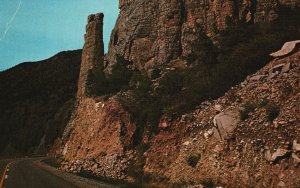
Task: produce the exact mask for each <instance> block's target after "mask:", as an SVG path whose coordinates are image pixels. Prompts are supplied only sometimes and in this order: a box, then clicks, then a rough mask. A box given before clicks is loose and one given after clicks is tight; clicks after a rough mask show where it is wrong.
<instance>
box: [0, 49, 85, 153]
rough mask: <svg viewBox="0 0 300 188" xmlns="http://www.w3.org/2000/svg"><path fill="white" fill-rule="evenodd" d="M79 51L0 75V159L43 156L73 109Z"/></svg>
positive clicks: (25, 65)
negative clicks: (21, 155) (20, 155)
mask: <svg viewBox="0 0 300 188" xmlns="http://www.w3.org/2000/svg"><path fill="white" fill-rule="evenodd" d="M80 63H81V50H77V51H67V52H61V53H59V54H57V55H55V56H53V57H51V58H50V59H47V60H43V61H40V62H29V63H22V64H20V65H18V66H16V67H13V68H11V69H9V70H6V71H3V72H0V83H1V84H0V129H1V131H0V148H1V149H0V155H18V154H33V153H40V154H45V153H47V152H48V149H49V148H50V147H51V146H52V144H53V142H54V140H55V139H56V138H57V137H60V136H61V135H62V132H63V130H64V128H65V126H66V124H67V123H68V121H69V119H70V116H71V114H72V111H73V110H74V106H75V101H76V100H75V98H76V95H75V94H76V91H77V80H78V76H79V69H80Z"/></svg>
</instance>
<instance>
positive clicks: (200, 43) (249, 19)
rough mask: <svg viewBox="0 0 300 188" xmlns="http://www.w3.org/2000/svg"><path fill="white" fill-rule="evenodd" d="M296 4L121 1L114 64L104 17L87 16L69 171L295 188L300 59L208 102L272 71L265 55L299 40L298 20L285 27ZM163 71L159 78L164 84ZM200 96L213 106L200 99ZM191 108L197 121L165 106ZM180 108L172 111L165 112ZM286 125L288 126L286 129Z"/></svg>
mask: <svg viewBox="0 0 300 188" xmlns="http://www.w3.org/2000/svg"><path fill="white" fill-rule="evenodd" d="M299 3H300V2H299V1H276V2H275V1H242V2H241V1H226V0H225V1H206V0H205V1H197V2H196V1H189V0H186V1H180V0H168V1H160V0H154V1H137V0H127V1H125V0H120V16H119V18H118V21H117V23H116V27H115V29H114V30H113V32H112V35H111V41H110V45H109V51H108V54H106V55H103V41H102V37H101V35H102V29H101V26H102V24H103V20H102V18H103V16H102V15H101V14H98V15H92V16H90V17H89V18H88V25H87V30H86V35H85V39H86V44H85V46H84V49H83V56H82V59H83V63H82V67H81V73H80V75H81V77H80V79H79V80H80V81H79V85H78V87H79V88H80V89H79V91H78V95H77V100H78V106H77V108H76V110H75V112H74V113H73V117H72V119H71V121H70V123H69V124H68V126H67V128H66V130H65V132H64V135H63V137H62V142H61V147H60V149H59V150H57V153H58V154H62V155H63V156H64V159H65V160H66V161H65V162H64V163H63V164H62V167H61V168H62V169H64V170H66V171H70V172H75V173H78V172H89V173H92V174H94V175H97V176H100V177H102V178H107V179H113V180H124V181H128V182H135V183H144V182H148V183H150V184H151V183H153V185H154V186H162V187H165V186H167V185H170V186H171V187H172V186H175V187H176V186H182V185H184V184H188V183H187V182H189V183H192V184H199V186H200V184H202V185H206V186H211V185H212V184H215V185H224V186H229V187H236V186H242V187H245V186H249V185H253V186H258V187H268V186H276V185H290V186H294V185H295V186H297V185H298V184H297V183H299V178H298V175H299V173H300V172H299V170H298V169H297V167H296V166H297V165H298V163H299V162H297V161H298V159H299V149H297V148H298V142H299V140H300V138H299V136H298V135H299V134H298V132H299V130H298V128H299V127H298V125H299V118H298V116H297V115H296V114H297V107H296V106H295V105H296V104H297V103H299V99H298V93H299V84H298V83H299V70H298V69H299V52H298V51H297V50H296V51H293V52H297V53H295V54H293V55H292V56H289V57H285V58H283V57H280V58H281V59H276V60H273V61H271V62H270V63H269V64H268V65H267V66H266V67H265V68H263V69H261V70H259V72H257V73H256V74H255V75H252V76H249V77H248V78H247V79H246V80H245V81H244V82H243V83H242V84H241V85H237V86H235V87H233V88H232V89H231V90H229V91H228V92H227V93H226V94H225V95H224V96H223V97H220V98H219V99H216V100H209V99H210V98H213V97H216V96H218V95H216V94H214V91H216V92H220V91H219V90H218V89H216V87H220V88H222V87H223V85H226V87H224V88H223V90H222V89H221V92H220V93H222V92H224V91H225V90H228V88H227V87H228V86H234V85H236V83H237V82H238V81H240V80H243V79H244V77H245V75H246V74H250V73H251V72H252V73H253V72H256V71H257V70H258V69H259V68H260V67H262V66H263V65H265V64H266V63H267V62H268V60H269V59H270V58H269V57H268V56H267V57H266V55H268V53H270V52H271V50H273V49H274V48H275V47H276V48H278V47H279V45H282V42H283V40H285V39H289V38H292V39H293V38H295V37H298V36H300V35H299V34H300V33H299V28H300V26H299V23H298V22H297V21H295V20H297V19H294V20H293V19H292V17H291V15H289V14H287V15H286V14H284V15H285V16H287V17H284V18H291V20H292V22H290V23H287V24H285V20H284V19H281V21H280V20H279V19H278V18H280V17H281V16H282V11H283V10H294V8H296V7H298V6H299ZM286 8H287V9H286ZM284 13H288V12H284ZM297 15H298V13H296V16H297ZM298 16H299V15H298ZM278 20H279V21H278ZM282 20H283V21H282ZM273 21H274V22H275V21H277V22H275V23H276V24H279V25H275V26H273V25H272V24H273V23H274V22H273ZM293 21H295V22H293ZM260 23H263V24H260ZM262 25H267V26H268V25H272V27H270V28H271V29H270V28H267V27H266V28H264V27H262ZM277 26H278V27H277ZM260 27H261V28H260ZM232 28H234V29H235V30H233V29H232ZM236 28H238V29H236ZM278 28H279V29H278ZM286 28H288V29H286ZM247 29H249V30H247ZM273 29H274V30H273ZM226 32H229V33H230V32H231V33H230V35H229V37H228V35H226ZM224 33H225V35H224ZM273 33H276V34H275V35H273ZM282 36H284V37H282ZM278 38H280V39H279V40H278ZM224 44H225V45H224ZM248 44H249V45H248ZM224 48H225V49H224ZM276 48H275V49H276ZM214 50H216V52H214ZM207 53H208V54H209V55H207ZM289 55H290V54H289ZM203 57H204V58H203ZM201 58H202V59H201ZM200 61H204V62H202V63H203V64H204V65H201V63H198V62H200ZM208 61H212V62H213V63H209V62H208ZM197 64H200V65H201V66H198V67H197ZM116 67H117V68H116ZM120 67H121V68H120ZM228 67H229V68H228ZM116 69H117V70H116ZM154 69H159V71H160V73H159V76H156V78H152V75H151V73H152V72H153V70H154ZM248 69H249V70H248ZM144 70H146V72H147V73H148V74H146V76H145V75H144ZM178 70H179V71H180V70H183V72H179V73H178V72H177V71H178ZM189 70H191V71H190V72H188V71H189ZM203 70H204V71H203ZM185 71H187V72H185ZM124 72H126V74H124ZM127 72H129V73H128V74H127ZM162 72H164V73H162ZM170 72H171V74H167V73H170ZM149 73H150V74H149ZM120 75H121V76H120ZM166 75H167V76H166ZM201 75H207V76H204V77H201ZM232 75H237V76H232ZM116 76H119V77H121V78H118V79H116V80H118V81H123V80H129V81H128V82H125V83H124V84H123V85H120V87H117V89H116V88H115V87H114V89H111V87H113V86H114V84H118V85H119V83H118V82H111V79H115V77H116ZM149 77H150V78H149ZM181 80H185V82H184V83H182V82H181ZM207 80H208V81H207ZM193 83H197V84H195V85H193ZM228 83H229V84H228ZM230 84H231V85H230ZM285 86H288V88H285ZM198 87H199V88H200V90H196V92H194V90H193V89H197V88H198ZM106 89H107V91H106V92H105V91H103V90H106ZM99 91H100V92H99ZM193 92H194V93H193ZM284 92H287V93H288V94H287V93H286V94H285V93H284ZM174 93H175V94H174ZM203 93H209V94H208V95H209V96H204V97H200V98H197V97H198V96H200V95H203ZM176 94H178V95H176ZM210 94H211V95H210ZM270 94H271V95H270ZM174 96H175V97H174ZM286 96H288V97H286ZM172 97H173V98H172ZM176 97H177V98H176ZM190 98H191V99H193V98H196V99H197V100H195V101H193V102H194V104H195V103H196V104H197V105H196V110H195V108H192V107H191V106H192V105H191V106H189V107H190V108H189V109H188V111H190V113H187V114H180V113H177V114H176V113H175V114H176V115H177V116H175V115H174V111H173V114H172V113H168V111H167V110H169V109H168V108H165V109H164V110H161V108H162V106H164V105H165V106H167V107H172V108H173V107H174V106H175V107H177V108H175V107H174V108H175V109H177V110H178V111H179V110H181V109H180V107H181V106H180V105H181V104H185V103H186V101H188V100H187V99H190ZM174 99H175V105H173V106H168V103H174ZM203 100H205V101H204V102H203ZM124 101H125V103H124ZM201 101H202V103H201ZM194 104H193V105H194ZM178 106H179V107H178ZM193 107H194V106H193ZM158 111H159V113H161V114H159V113H157V112H158ZM173 115H174V116H173ZM293 117H296V118H293ZM157 118H158V119H157ZM150 119H151V120H152V121H149V120H150ZM280 122H281V123H280ZM281 124H282V125H284V126H288V127H289V128H286V129H281V128H278V127H280V126H279V125H281ZM290 125H291V126H290ZM274 132H276V135H277V136H278V138H277V137H276V138H274V137H273V136H272V134H273V133H274ZM274 134H275V133H274ZM283 169H285V170H283ZM274 177H276V178H274ZM284 177H286V179H284ZM156 183H158V184H156Z"/></svg>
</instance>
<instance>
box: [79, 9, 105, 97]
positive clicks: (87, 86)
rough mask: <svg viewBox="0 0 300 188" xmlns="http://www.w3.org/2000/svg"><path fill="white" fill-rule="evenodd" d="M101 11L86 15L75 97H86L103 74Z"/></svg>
mask: <svg viewBox="0 0 300 188" xmlns="http://www.w3.org/2000/svg"><path fill="white" fill-rule="evenodd" d="M103 18H104V15H103V13H98V14H93V15H90V16H89V17H88V23H87V26H86V34H85V36H84V39H85V43H84V47H83V51H82V64H81V69H80V77H79V82H78V92H77V98H78V99H80V98H83V97H87V96H89V95H91V94H93V93H94V92H95V90H96V87H98V85H97V81H98V80H99V79H100V78H99V77H101V75H103V73H102V71H103V57H104V44H103Z"/></svg>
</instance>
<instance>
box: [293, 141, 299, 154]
mask: <svg viewBox="0 0 300 188" xmlns="http://www.w3.org/2000/svg"><path fill="white" fill-rule="evenodd" d="M293 150H294V152H298V151H300V144H298V143H297V140H294V141H293Z"/></svg>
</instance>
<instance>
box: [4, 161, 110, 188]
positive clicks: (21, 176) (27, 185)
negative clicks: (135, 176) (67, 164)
mask: <svg viewBox="0 0 300 188" xmlns="http://www.w3.org/2000/svg"><path fill="white" fill-rule="evenodd" d="M9 162H10V161H8V160H0V181H1V179H2V178H3V176H2V175H3V172H4V169H5V167H6V165H7V164H8V163H9ZM6 175H7V179H5V181H4V184H3V187H1V185H0V188H75V187H87V188H89V187H91V188H98V187H100V188H102V187H103V188H111V187H115V186H112V185H108V184H105V183H101V182H96V181H94V180H89V179H86V178H82V177H78V176H75V175H71V174H67V173H63V172H60V171H58V170H56V169H54V168H52V167H50V166H48V165H46V164H44V163H41V162H40V159H18V160H14V161H13V162H12V163H11V165H10V168H9V171H8V172H7V173H6Z"/></svg>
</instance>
